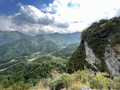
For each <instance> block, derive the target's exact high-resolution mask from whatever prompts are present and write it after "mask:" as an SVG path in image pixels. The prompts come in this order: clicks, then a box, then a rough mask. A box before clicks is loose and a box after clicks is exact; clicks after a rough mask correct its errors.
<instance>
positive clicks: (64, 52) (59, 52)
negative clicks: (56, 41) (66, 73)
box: [52, 43, 79, 59]
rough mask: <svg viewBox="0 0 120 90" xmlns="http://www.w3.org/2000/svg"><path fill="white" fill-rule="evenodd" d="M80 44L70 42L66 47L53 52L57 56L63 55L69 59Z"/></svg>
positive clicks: (62, 56)
mask: <svg viewBox="0 0 120 90" xmlns="http://www.w3.org/2000/svg"><path fill="white" fill-rule="evenodd" d="M78 46H79V43H73V44H70V45H68V46H66V47H65V48H62V49H60V50H57V51H55V52H54V53H52V55H53V56H56V57H61V58H63V59H69V58H70V56H71V55H72V54H73V52H74V51H75V50H76V49H77V47H78Z"/></svg>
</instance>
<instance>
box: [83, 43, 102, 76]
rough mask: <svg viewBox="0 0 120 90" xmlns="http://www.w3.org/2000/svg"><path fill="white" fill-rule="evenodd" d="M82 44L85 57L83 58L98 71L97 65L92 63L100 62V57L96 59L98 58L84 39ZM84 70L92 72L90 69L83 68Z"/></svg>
mask: <svg viewBox="0 0 120 90" xmlns="http://www.w3.org/2000/svg"><path fill="white" fill-rule="evenodd" d="M84 46H85V52H86V58H85V60H86V61H87V62H88V63H90V64H91V66H92V67H93V68H95V69H96V70H97V71H98V72H99V70H98V69H97V67H96V66H95V65H94V63H95V64H100V63H101V62H100V59H98V58H97V57H96V56H95V54H94V53H93V51H92V49H91V48H89V47H88V44H87V42H86V41H85V42H84ZM84 68H85V67H84ZM85 70H86V71H88V72H91V73H92V71H91V69H87V68H85ZM93 74H94V73H93Z"/></svg>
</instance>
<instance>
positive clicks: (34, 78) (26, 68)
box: [0, 55, 67, 88]
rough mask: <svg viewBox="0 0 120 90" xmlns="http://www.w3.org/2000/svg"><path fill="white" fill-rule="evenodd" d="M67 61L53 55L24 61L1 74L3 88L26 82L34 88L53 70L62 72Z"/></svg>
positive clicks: (0, 80)
mask: <svg viewBox="0 0 120 90" xmlns="http://www.w3.org/2000/svg"><path fill="white" fill-rule="evenodd" d="M66 62H67V60H65V59H61V58H58V57H54V56H52V55H42V56H40V57H39V58H37V59H36V60H34V61H32V62H31V61H22V62H19V63H17V64H14V65H12V66H10V67H9V68H7V69H6V70H4V71H1V72H0V82H1V83H2V85H3V87H5V88H8V87H9V86H11V85H13V84H15V83H19V82H20V81H24V82H26V83H27V85H28V86H29V87H30V86H34V85H35V84H36V83H37V82H39V79H41V78H45V77H46V76H47V75H49V72H50V71H51V70H52V69H56V70H59V71H61V72H62V70H63V69H64V67H65V64H66Z"/></svg>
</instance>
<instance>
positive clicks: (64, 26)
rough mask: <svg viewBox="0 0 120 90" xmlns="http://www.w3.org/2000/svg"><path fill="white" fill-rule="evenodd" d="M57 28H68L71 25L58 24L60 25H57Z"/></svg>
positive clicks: (65, 23) (66, 23)
mask: <svg viewBox="0 0 120 90" xmlns="http://www.w3.org/2000/svg"><path fill="white" fill-rule="evenodd" d="M56 26H57V27H58V28H68V27H69V26H70V25H69V23H68V22H58V23H57V24H56Z"/></svg>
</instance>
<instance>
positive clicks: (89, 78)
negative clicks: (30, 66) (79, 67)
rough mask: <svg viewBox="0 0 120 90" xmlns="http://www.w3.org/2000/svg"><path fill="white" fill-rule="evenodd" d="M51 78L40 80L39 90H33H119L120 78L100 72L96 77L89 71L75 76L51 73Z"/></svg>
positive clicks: (74, 74) (56, 72) (80, 72)
mask: <svg viewBox="0 0 120 90" xmlns="http://www.w3.org/2000/svg"><path fill="white" fill-rule="evenodd" d="M51 75H52V76H51V78H50V77H49V78H46V79H42V80H40V82H39V84H38V85H36V86H37V87H38V88H37V89H32V90H60V89H62V88H65V90H79V89H80V88H82V87H83V86H88V87H90V88H92V89H93V90H97V89H100V90H110V89H111V90H119V89H120V76H119V77H115V78H114V79H111V78H109V74H107V73H100V72H98V73H97V74H96V75H94V74H90V73H88V72H87V71H77V72H74V73H73V74H71V75H70V74H68V73H63V74H59V72H58V71H55V70H54V71H53V72H52V73H51ZM29 90H30V89H29Z"/></svg>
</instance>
